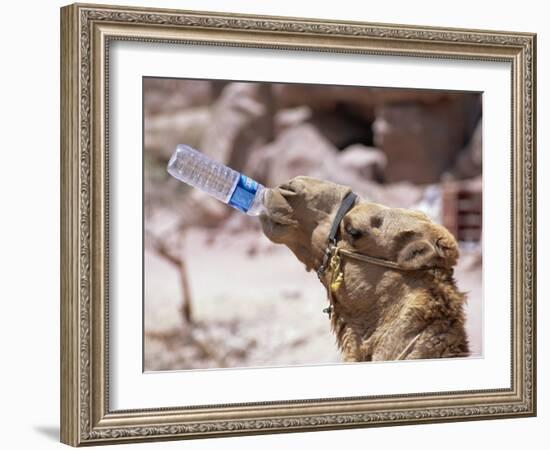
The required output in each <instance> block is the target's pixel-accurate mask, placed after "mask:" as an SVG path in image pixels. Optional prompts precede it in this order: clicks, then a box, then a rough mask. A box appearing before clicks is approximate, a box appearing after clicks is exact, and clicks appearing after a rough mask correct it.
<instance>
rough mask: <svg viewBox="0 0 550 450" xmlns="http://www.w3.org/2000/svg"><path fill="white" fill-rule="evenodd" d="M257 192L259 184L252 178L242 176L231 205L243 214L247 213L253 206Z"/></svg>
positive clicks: (230, 201)
mask: <svg viewBox="0 0 550 450" xmlns="http://www.w3.org/2000/svg"><path fill="white" fill-rule="evenodd" d="M257 190H258V183H257V182H256V181H254V180H253V179H252V178H248V177H247V176H246V175H242V174H241V175H240V176H239V181H238V182H237V186H235V190H234V191H233V194H232V195H231V198H230V199H229V204H230V205H231V206H233V207H234V208H237V209H238V210H240V211H242V212H247V211H248V210H249V209H250V207H251V206H252V202H253V201H254V197H256V191H257Z"/></svg>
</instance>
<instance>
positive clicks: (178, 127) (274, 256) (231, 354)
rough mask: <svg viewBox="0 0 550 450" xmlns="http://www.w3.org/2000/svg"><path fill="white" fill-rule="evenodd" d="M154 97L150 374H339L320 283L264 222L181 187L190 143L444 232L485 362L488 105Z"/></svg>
mask: <svg viewBox="0 0 550 450" xmlns="http://www.w3.org/2000/svg"><path fill="white" fill-rule="evenodd" d="M143 96H144V114H145V117H144V234H145V249H144V252H145V257H144V261H145V267H144V274H145V292H144V316H145V317H144V328H145V329H144V333H145V336H144V369H145V370H173V369H201V368H222V367H250V366H280V365H301V364H327V363H336V362H339V355H338V352H337V349H336V345H335V341H334V338H333V336H332V335H331V332H330V330H329V322H328V319H327V317H326V315H324V314H323V313H322V312H321V310H322V309H323V308H324V307H325V306H326V305H325V303H326V300H325V292H324V290H323V288H322V287H321V285H320V283H319V282H318V281H317V279H316V276H315V274H313V273H307V272H306V271H305V270H304V268H303V266H302V265H301V264H300V263H299V262H298V261H297V260H296V259H295V258H294V256H293V255H292V254H291V253H290V251H288V250H287V249H286V248H284V247H282V246H276V245H274V244H272V243H270V242H269V241H268V240H267V239H266V238H265V237H264V236H263V234H262V233H261V230H260V227H259V223H258V220H257V218H253V217H248V216H245V215H243V214H240V213H238V212H236V211H234V210H233V209H232V208H230V207H228V206H226V205H223V204H222V203H220V202H217V201H216V200H213V199H211V198H209V197H207V196H206V195H204V194H203V193H201V192H199V191H197V190H193V189H191V188H189V187H187V186H186V185H184V184H182V183H179V182H177V181H176V180H174V179H172V178H171V177H170V176H169V175H168V174H167V172H166V164H167V162H168V159H169V157H170V156H171V154H172V152H173V151H174V150H175V147H176V145H177V144H180V143H185V144H188V145H191V146H192V147H194V148H196V149H199V150H201V151H203V152H205V153H207V154H208V155H209V156H211V157H212V158H214V159H216V160H218V161H221V162H224V163H225V164H227V165H229V166H230V167H232V168H233V169H235V170H237V171H240V172H243V173H245V174H246V175H248V176H250V177H252V178H254V179H256V180H258V181H259V182H261V183H262V184H264V185H265V186H275V185H277V184H279V183H282V182H284V181H286V180H288V179H289V178H292V177H294V176H296V175H310V176H315V177H318V178H324V179H328V180H331V181H334V182H337V183H342V184H346V185H350V186H352V188H353V189H354V191H355V192H357V193H358V194H360V195H361V196H363V198H365V199H370V200H372V201H376V202H379V203H383V204H386V205H389V206H399V207H406V208H416V209H421V210H423V211H424V212H426V213H427V214H429V215H430V216H431V217H432V218H433V219H434V220H436V221H438V222H443V223H444V224H445V225H446V226H448V227H449V229H451V230H452V231H453V232H455V234H456V235H457V237H458V238H459V240H460V241H461V242H460V244H461V255H462V256H461V258H460V262H459V265H458V267H457V270H456V278H457V281H458V285H459V287H460V288H461V289H462V290H463V291H467V292H468V293H469V301H468V305H467V315H468V323H467V327H468V333H469V336H470V341H471V347H472V351H473V356H480V355H481V354H482V351H481V350H482V347H481V344H482V343H481V323H482V317H481V314H482V307H481V305H482V299H481V244H480V240H481V239H480V231H478V232H477V233H476V232H475V231H476V230H480V226H481V214H480V208H481V207H480V205H481V169H482V167H481V163H482V151H481V148H482V145H481V144H482V143H481V95H480V94H476V93H458V92H443V91H427V90H407V89H387V88H366V87H342V86H319V85H302V84H276V83H236V82H227V81H199V80H174V79H158V78H145V79H144V81H143ZM463 192H469V193H471V192H474V193H475V195H477V197H475V198H476V199H477V200H476V202H474V203H475V204H477V205H478V209H479V210H478V211H474V213H473V215H472V214H470V215H469V216H468V217H463V216H459V214H458V213H457V211H458V209H459V206H458V205H466V206H467V205H471V204H472V202H471V201H470V202H469V203H468V201H466V200H468V199H469V198H470V197H471V196H470V194H468V196H467V198H466V197H464V196H463ZM464 198H466V200H464ZM449 205H450V206H449ZM470 209H471V208H470ZM474 209H475V208H474ZM449 211H451V212H449ZM466 219H467V220H466ZM464 230H466V231H465V232H464ZM472 230H473V231H474V232H472Z"/></svg>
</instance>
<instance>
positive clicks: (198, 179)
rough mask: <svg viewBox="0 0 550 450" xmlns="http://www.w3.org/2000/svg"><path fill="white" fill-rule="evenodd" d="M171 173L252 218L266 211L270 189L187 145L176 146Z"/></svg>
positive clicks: (169, 168)
mask: <svg viewBox="0 0 550 450" xmlns="http://www.w3.org/2000/svg"><path fill="white" fill-rule="evenodd" d="M168 173H169V174H170V175H172V176H173V177H174V178H177V179H178V180H180V181H183V182H184V183H187V184H189V185H190V186H193V187H195V188H198V189H200V190H202V191H204V192H206V193H207V194H210V195H211V196H212V197H215V198H217V199H218V200H220V201H222V202H224V203H226V204H228V205H230V206H232V207H233V208H235V209H238V210H239V211H242V212H244V213H246V214H248V215H250V216H259V215H260V214H261V213H262V212H264V211H265V206H264V200H265V195H266V192H267V191H268V189H266V188H265V187H264V186H262V185H261V184H260V183H258V182H257V181H254V180H253V179H251V178H248V177H247V176H246V175H243V174H241V173H239V172H237V171H235V170H233V169H231V168H229V167H227V166H225V165H223V164H221V163H219V162H217V161H214V160H212V159H210V158H209V157H208V156H206V155H205V154H203V153H201V152H198V151H197V150H195V149H193V148H191V147H189V146H188V145H183V144H180V145H178V146H177V147H176V151H175V152H174V154H173V155H172V157H171V158H170V161H169V162H168Z"/></svg>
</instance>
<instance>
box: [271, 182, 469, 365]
mask: <svg viewBox="0 0 550 450" xmlns="http://www.w3.org/2000/svg"><path fill="white" fill-rule="evenodd" d="M350 191H351V189H350V188H349V187H347V186H342V185H339V184H335V183H331V182H328V181H323V180H318V179H315V178H310V177H303V176H300V177H296V178H293V179H291V180H290V181H289V182H287V183H284V184H282V185H280V186H278V187H276V188H273V189H271V190H269V191H268V195H267V196H266V201H265V205H266V213H264V214H262V215H261V216H260V221H261V225H262V230H263V232H264V234H265V235H266V236H267V238H268V239H270V240H271V241H272V242H274V243H277V244H284V245H286V246H287V247H288V248H289V249H290V250H291V251H292V252H293V253H294V255H295V256H296V257H297V258H298V260H300V261H301V262H302V263H303V264H304V265H305V266H306V270H318V269H319V267H320V266H321V265H323V258H324V255H325V253H326V249H327V245H328V242H327V236H328V235H329V232H330V229H331V226H332V224H333V222H334V219H335V216H336V213H337V210H338V209H339V207H340V205H341V204H342V201H343V200H344V198H345V197H346V195H347V194H348V193H349V192H350ZM334 250H337V253H338V252H339V253H340V254H339V257H340V259H339V267H338V268H337V272H338V273H335V271H334V270H332V271H331V270H327V272H325V273H324V274H322V275H321V276H320V278H321V282H322V283H323V284H324V285H325V287H326V288H327V291H328V294H329V295H328V297H329V300H330V303H331V305H330V310H329V312H330V314H329V317H330V323H331V328H332V331H333V332H334V334H335V336H336V341H337V345H338V347H339V349H340V351H341V354H342V358H343V360H344V361H345V362H360V361H388V360H402V359H432V358H449V357H464V356H468V355H469V349H468V339H467V335H466V331H465V325H464V323H465V317H464V303H465V301H466V296H465V294H464V293H462V292H460V291H459V290H458V288H457V286H456V282H455V280H454V278H453V266H454V265H455V264H456V262H457V259H458V256H459V252H458V245H457V242H456V240H455V239H454V237H453V236H452V235H451V233H450V232H449V231H448V230H447V229H446V228H444V227H443V226H441V225H438V224H436V223H434V222H432V221H431V220H430V219H429V218H428V216H426V215H425V214H424V213H422V212H419V211H415V210H410V209H402V208H390V207H387V206H383V205H381V204H377V203H370V202H366V201H363V200H361V199H359V198H358V199H357V200H355V201H354V204H353V206H352V207H351V209H350V210H349V211H348V212H347V213H346V214H345V215H344V216H343V218H342V220H341V221H340V223H339V228H338V235H337V241H336V244H335V247H334ZM347 255H366V256H367V258H371V259H370V260H369V259H367V260H366V261H365V260H359V259H356V258H352V257H347ZM369 261H372V262H369ZM331 262H333V261H332V260H331ZM377 262H387V265H380V264H377ZM333 269H334V267H333ZM331 272H332V273H331Z"/></svg>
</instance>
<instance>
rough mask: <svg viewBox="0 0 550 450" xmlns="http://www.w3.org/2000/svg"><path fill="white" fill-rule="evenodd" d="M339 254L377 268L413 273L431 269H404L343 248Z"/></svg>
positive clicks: (384, 260)
mask: <svg viewBox="0 0 550 450" xmlns="http://www.w3.org/2000/svg"><path fill="white" fill-rule="evenodd" d="M338 253H340V254H341V255H344V256H347V257H348V258H351V259H356V260H357V261H362V262H366V263H370V264H374V265H376V266H382V267H388V268H390V269H396V270H406V271H411V272H412V271H416V270H422V269H425V270H428V269H430V267H417V268H409V267H404V266H402V265H401V264H399V263H396V262H393V261H388V260H387V259H382V258H375V257H374V256H368V255H364V254H363V253H356V252H352V251H349V250H346V249H343V248H340V249H338Z"/></svg>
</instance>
